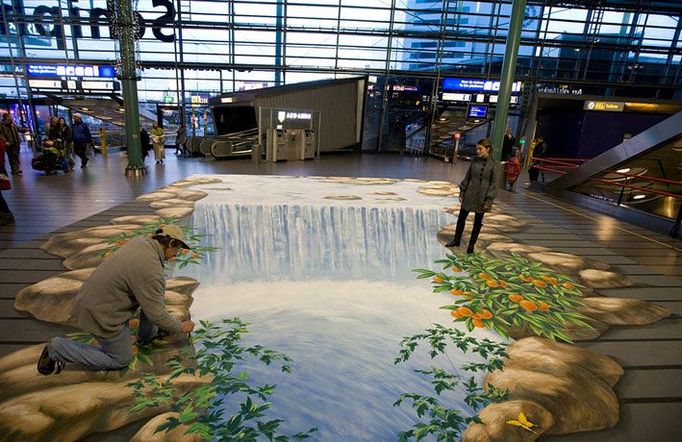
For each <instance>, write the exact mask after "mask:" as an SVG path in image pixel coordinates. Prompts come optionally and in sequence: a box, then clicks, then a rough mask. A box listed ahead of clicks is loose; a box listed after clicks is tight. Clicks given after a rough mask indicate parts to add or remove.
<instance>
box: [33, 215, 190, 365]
mask: <svg viewBox="0 0 682 442" xmlns="http://www.w3.org/2000/svg"><path fill="white" fill-rule="evenodd" d="M180 249H189V246H188V245H187V241H186V239H185V235H184V233H183V232H182V229H181V228H180V227H178V226H176V225H172V224H171V225H166V226H163V227H162V228H160V229H158V230H157V231H156V232H155V233H154V235H153V236H152V237H151V238H150V237H147V236H144V237H139V238H135V239H132V240H130V241H129V242H128V243H127V244H125V245H124V246H123V247H121V248H120V249H119V250H117V251H116V252H115V253H114V254H113V255H111V257H109V258H108V259H107V260H105V261H104V262H102V264H100V265H99V267H97V269H96V270H95V271H94V272H93V273H92V275H91V276H90V278H88V280H87V281H85V283H84V284H83V287H82V288H81V290H80V292H79V293H78V297H77V298H76V302H75V304H74V311H73V313H74V317H75V318H76V319H77V321H78V326H79V327H80V328H82V329H83V330H84V331H86V332H88V333H91V334H92V335H93V336H94V337H95V339H97V342H98V344H99V346H92V345H88V344H84V343H81V342H76V341H72V340H69V339H64V338H54V339H52V341H51V342H50V343H49V344H48V345H46V346H45V348H44V349H43V353H42V354H41V355H40V359H39V360H38V372H40V373H41V374H44V375H49V374H53V373H54V374H57V373H59V372H60V371H62V369H63V367H64V365H65V364H66V363H79V364H81V365H83V366H84V367H85V368H87V369H91V370H121V369H123V368H126V367H127V366H128V364H129V363H130V361H131V360H132V357H133V349H132V343H131V339H130V327H129V325H128V321H129V320H130V319H131V316H132V315H133V314H134V313H135V311H136V310H137V309H138V308H140V325H139V328H138V332H137V341H138V344H139V345H147V344H149V343H151V342H152V341H153V340H154V339H155V338H157V337H159V336H161V335H162V334H163V332H166V334H167V333H189V332H191V331H192V330H194V323H193V322H192V321H189V320H186V321H183V322H180V321H178V320H177V319H175V318H173V317H172V316H171V315H170V314H169V313H168V311H166V308H165V306H164V292H165V290H166V279H165V278H164V272H163V269H164V261H168V260H171V259H174V258H175V256H176V254H177V253H178V251H179V250H180ZM159 329H160V330H159Z"/></svg>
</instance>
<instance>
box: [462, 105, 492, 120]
mask: <svg viewBox="0 0 682 442" xmlns="http://www.w3.org/2000/svg"><path fill="white" fill-rule="evenodd" d="M487 116H488V106H487V105H485V104H472V105H470V106H469V109H467V118H485V117H487Z"/></svg>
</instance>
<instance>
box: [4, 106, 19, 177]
mask: <svg viewBox="0 0 682 442" xmlns="http://www.w3.org/2000/svg"><path fill="white" fill-rule="evenodd" d="M0 124H1V126H0V129H2V136H3V137H4V138H5V151H6V152H7V159H8V160H9V167H10V169H11V172H12V175H21V174H22V173H23V172H22V171H21V162H20V160H19V150H20V149H21V139H20V138H19V129H17V125H16V124H14V120H12V116H11V115H10V114H8V113H5V114H3V115H2V123H0Z"/></svg>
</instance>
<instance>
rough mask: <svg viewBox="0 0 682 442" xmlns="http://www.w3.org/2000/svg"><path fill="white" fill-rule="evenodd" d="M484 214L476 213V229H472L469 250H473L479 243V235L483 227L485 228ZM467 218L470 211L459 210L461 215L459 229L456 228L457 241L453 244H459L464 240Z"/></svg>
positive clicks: (458, 221)
mask: <svg viewBox="0 0 682 442" xmlns="http://www.w3.org/2000/svg"><path fill="white" fill-rule="evenodd" d="M484 214H485V213H484V212H474V227H473V229H471V237H470V238H469V248H470V249H473V248H474V245H476V241H478V234H479V233H481V227H482V226H483V215H484ZM467 216H469V211H468V210H464V209H459V215H458V216H457V227H456V228H455V239H454V241H453V242H455V243H457V244H459V242H460V241H461V240H462V233H464V226H465V225H466V221H467Z"/></svg>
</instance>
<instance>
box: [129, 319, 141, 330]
mask: <svg viewBox="0 0 682 442" xmlns="http://www.w3.org/2000/svg"><path fill="white" fill-rule="evenodd" d="M128 325H129V326H130V328H135V327H137V326H138V325H140V320H139V319H137V318H135V319H131V320H130V321H128Z"/></svg>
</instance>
